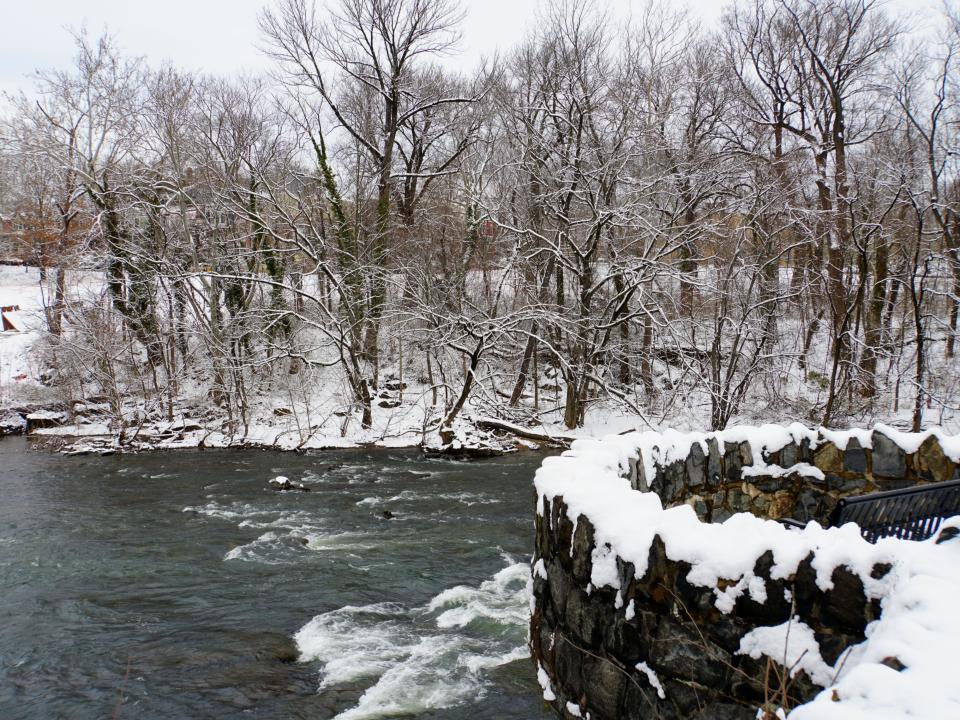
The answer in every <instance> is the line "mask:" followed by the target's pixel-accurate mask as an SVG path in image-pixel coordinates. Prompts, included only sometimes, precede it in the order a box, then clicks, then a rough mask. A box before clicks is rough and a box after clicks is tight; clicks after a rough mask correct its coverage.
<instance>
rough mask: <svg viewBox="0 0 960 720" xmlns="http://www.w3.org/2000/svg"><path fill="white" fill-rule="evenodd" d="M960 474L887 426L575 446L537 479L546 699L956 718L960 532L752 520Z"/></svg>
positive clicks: (625, 709) (948, 451) (651, 710)
mask: <svg viewBox="0 0 960 720" xmlns="http://www.w3.org/2000/svg"><path fill="white" fill-rule="evenodd" d="M958 462H960V438H955V437H947V436H944V435H943V434H942V433H940V432H939V431H936V430H933V431H929V432H927V433H921V434H915V435H914V434H904V433H898V432H896V431H894V430H892V429H890V428H885V427H883V426H878V427H877V428H875V429H874V430H873V431H850V432H845V433H836V432H831V431H826V430H823V429H821V430H810V429H808V428H804V427H802V426H798V425H794V426H790V427H785V428H781V427H776V426H765V427H762V428H735V429H732V430H728V431H724V432H720V433H708V434H681V433H675V432H667V433H662V434H657V433H635V434H631V435H623V436H613V437H609V438H606V439H603V440H581V441H577V442H576V443H574V445H573V447H572V448H571V449H570V450H569V451H567V452H566V453H564V454H563V455H562V456H559V457H556V458H548V459H547V460H545V461H544V463H543V466H542V467H541V468H540V470H539V471H538V473H537V477H536V488H537V497H538V509H537V519H536V554H535V556H534V568H535V572H534V573H533V588H534V593H533V600H532V618H531V649H532V652H533V655H534V658H535V660H536V661H537V663H538V678H539V679H540V682H541V685H542V686H543V688H544V697H545V699H547V700H548V701H550V702H551V703H552V704H553V706H554V707H555V708H556V710H557V712H558V713H560V714H561V715H565V716H567V717H570V716H577V715H576V714H575V713H574V712H572V710H571V707H573V708H576V710H577V712H579V713H580V715H582V716H583V717H588V716H589V717H592V718H594V720H605V719H606V718H611V719H612V718H632V717H637V718H640V717H643V718H646V717H663V718H671V717H677V718H696V717H700V718H704V719H705V718H744V719H745V720H746V719H748V718H749V719H750V720H753V719H754V718H755V717H756V716H757V710H758V708H761V707H762V706H763V705H764V704H765V703H767V704H768V705H769V707H768V708H767V709H768V710H770V712H771V713H772V712H776V710H777V709H778V708H781V707H782V708H786V709H787V710H788V711H789V717H790V718H796V719H798V720H808V719H810V718H854V719H855V718H860V717H863V718H867V717H869V718H871V720H877V719H878V718H902V717H905V716H908V715H909V714H911V713H913V714H918V713H919V715H918V716H922V717H925V718H957V717H960V691H958V690H956V689H955V687H956V684H955V682H954V680H953V678H951V677H948V674H949V673H950V672H951V668H953V667H954V664H953V648H955V647H957V646H958V644H960V620H958V619H956V618H957V616H958V614H957V613H956V610H955V609H956V607H957V601H958V600H960V538H958V539H957V540H950V539H948V538H950V537H952V535H953V534H956V533H957V531H958V529H960V518H957V519H954V520H950V521H947V522H946V523H945V524H944V526H943V528H942V529H941V531H940V533H939V535H938V536H937V537H934V538H931V539H930V540H929V541H924V542H909V541H902V540H896V539H885V540H881V541H880V542H878V543H877V544H876V545H871V544H870V543H867V542H866V541H864V540H863V539H862V538H861V536H860V534H859V531H858V529H857V528H856V526H853V525H848V526H846V527H842V528H823V527H821V526H820V525H819V524H818V523H816V522H812V523H810V524H809V525H808V526H807V527H806V529H804V530H802V531H798V530H791V529H788V528H786V527H784V526H783V525H781V524H780V523H778V522H775V521H772V520H769V519H764V518H762V517H758V516H757V515H762V514H764V513H765V512H771V514H774V515H776V516H777V517H780V516H784V515H783V514H785V513H789V514H793V515H794V516H796V514H797V513H798V511H801V510H803V511H809V512H810V513H811V515H812V514H813V513H814V512H820V511H823V510H828V509H829V506H830V503H831V502H835V499H836V498H837V497H839V496H841V495H843V494H851V493H853V494H859V493H861V492H866V491H871V490H875V489H888V488H890V487H898V486H902V485H904V484H908V483H914V482H922V481H930V480H942V479H947V478H948V477H953V476H954V475H955V474H956V465H957V463H958ZM645 487H651V488H652V489H653V490H655V491H656V492H643V491H642V488H645ZM814 491H816V492H817V493H820V495H819V496H817V497H818V500H817V503H815V504H814V505H811V504H810V503H808V502H807V500H806V499H805V498H807V497H808V496H809V493H813V492H814ZM778 493H780V495H779V496H778ZM784 493H786V494H784ZM661 495H662V496H663V498H664V499H662V498H661ZM758 498H761V499H765V500H766V504H763V503H757V502H756V501H757V499H758ZM678 503H679V504H678ZM671 504H672V505H673V507H669V505H671ZM665 505H666V506H668V507H665ZM740 509H746V510H749V511H751V512H752V513H754V514H750V513H748V512H736V511H737V510H740ZM709 519H713V520H718V519H723V522H712V523H711V522H704V520H709ZM784 668H786V669H784ZM780 678H785V679H784V680H783V681H782V682H781V680H780ZM771 717H772V715H771Z"/></svg>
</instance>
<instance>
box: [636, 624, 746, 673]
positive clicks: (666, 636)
mask: <svg viewBox="0 0 960 720" xmlns="http://www.w3.org/2000/svg"><path fill="white" fill-rule="evenodd" d="M730 661H731V657H730V653H728V652H726V651H724V650H722V649H721V648H719V647H717V646H716V645H714V644H713V643H711V642H709V641H708V640H705V638H704V637H703V636H702V635H701V634H700V633H699V632H698V631H697V629H696V628H695V627H694V626H693V624H692V623H689V622H685V623H679V622H675V621H666V620H664V621H663V622H661V623H660V624H659V625H658V626H657V631H656V635H655V636H654V638H653V640H652V642H651V645H650V659H649V661H648V664H649V665H650V666H651V667H652V668H654V669H655V670H656V671H657V672H658V673H661V672H662V673H663V674H664V675H666V676H668V677H671V678H675V679H678V680H689V681H693V682H696V683H699V684H701V685H705V686H707V687H711V688H721V687H723V686H725V685H726V684H727V681H728V679H729V677H728V676H729V673H730Z"/></svg>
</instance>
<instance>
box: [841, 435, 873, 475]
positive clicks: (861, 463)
mask: <svg viewBox="0 0 960 720" xmlns="http://www.w3.org/2000/svg"><path fill="white" fill-rule="evenodd" d="M843 469H844V470H845V471H847V472H854V473H866V472H867V451H866V450H864V449H863V447H861V445H860V441H859V440H857V439H856V438H855V437H852V438H850V440H849V441H848V442H847V448H846V450H844V451H843Z"/></svg>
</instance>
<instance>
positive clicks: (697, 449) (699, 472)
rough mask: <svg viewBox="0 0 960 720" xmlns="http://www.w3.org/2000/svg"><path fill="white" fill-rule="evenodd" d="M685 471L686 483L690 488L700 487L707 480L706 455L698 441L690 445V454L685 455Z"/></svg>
mask: <svg viewBox="0 0 960 720" xmlns="http://www.w3.org/2000/svg"><path fill="white" fill-rule="evenodd" d="M686 471H687V485H688V486H690V487H692V488H695V487H700V486H701V485H703V484H704V483H705V482H706V481H707V456H706V454H705V453H704V452H703V448H702V447H701V446H700V443H698V442H695V443H693V445H691V446H690V454H689V455H687V461H686Z"/></svg>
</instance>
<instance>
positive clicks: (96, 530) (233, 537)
mask: <svg viewBox="0 0 960 720" xmlns="http://www.w3.org/2000/svg"><path fill="white" fill-rule="evenodd" d="M541 459H542V455H540V454H534V453H525V454H520V455H512V456H508V457H504V458H497V459H492V460H484V461H481V462H473V463H455V462H450V461H444V460H430V459H426V458H424V457H423V456H422V455H421V454H420V453H419V452H416V451H407V450H402V451H387V450H383V451H363V450H345V451H328V452H324V453H318V454H314V455H295V454H290V453H277V452H268V451H256V450H229V451H228V450H220V451H212V450H206V451H173V452H159V453H154V454H143V455H135V456H125V457H112V458H64V457H61V456H57V455H51V454H46V453H43V452H38V451H35V450H31V449H29V446H28V444H27V443H26V441H24V440H22V439H7V440H3V441H2V442H0V720H16V719H19V718H31V719H34V718H36V719H43V720H47V719H53V718H70V719H71V720H72V719H74V718H80V719H82V718H112V717H117V718H238V717H240V718H242V717H254V718H316V719H323V718H332V717H338V718H341V719H342V720H348V719H351V718H352V719H354V720H359V719H361V718H375V717H417V718H436V719H440V718H442V719H444V720H453V719H458V718H471V720H476V719H479V718H491V719H492V718H498V719H499V718H507V719H509V718H524V719H527V718H541V717H542V718H546V717H548V714H547V712H546V711H545V709H544V707H543V703H542V700H540V692H539V688H538V686H537V683H536V678H535V674H534V672H533V669H532V667H531V664H530V661H529V659H528V658H527V657H526V655H527V653H526V648H525V639H526V632H527V630H526V622H527V614H528V591H527V587H526V586H527V577H528V575H529V571H528V569H527V565H526V563H527V562H528V561H529V557H530V553H531V549H532V540H533V527H532V526H533V519H532V516H531V513H532V491H531V482H530V481H531V478H532V474H533V471H534V469H535V467H536V466H537V465H538V464H539V462H540V460H541ZM278 474H283V475H287V476H289V477H290V478H291V479H294V480H301V481H303V482H304V483H305V484H306V485H307V486H309V487H310V488H311V489H312V492H309V493H296V492H283V493H281V492H276V491H272V490H270V489H268V488H267V481H268V480H269V479H270V478H271V477H273V476H275V475H278ZM384 510H390V511H391V512H392V513H394V514H395V517H394V518H393V519H392V520H387V519H384V518H383V515H382V514H383V511H384ZM294 638H295V640H294ZM121 695H122V698H123V701H122V704H121V703H120V702H119V701H120V698H121Z"/></svg>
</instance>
